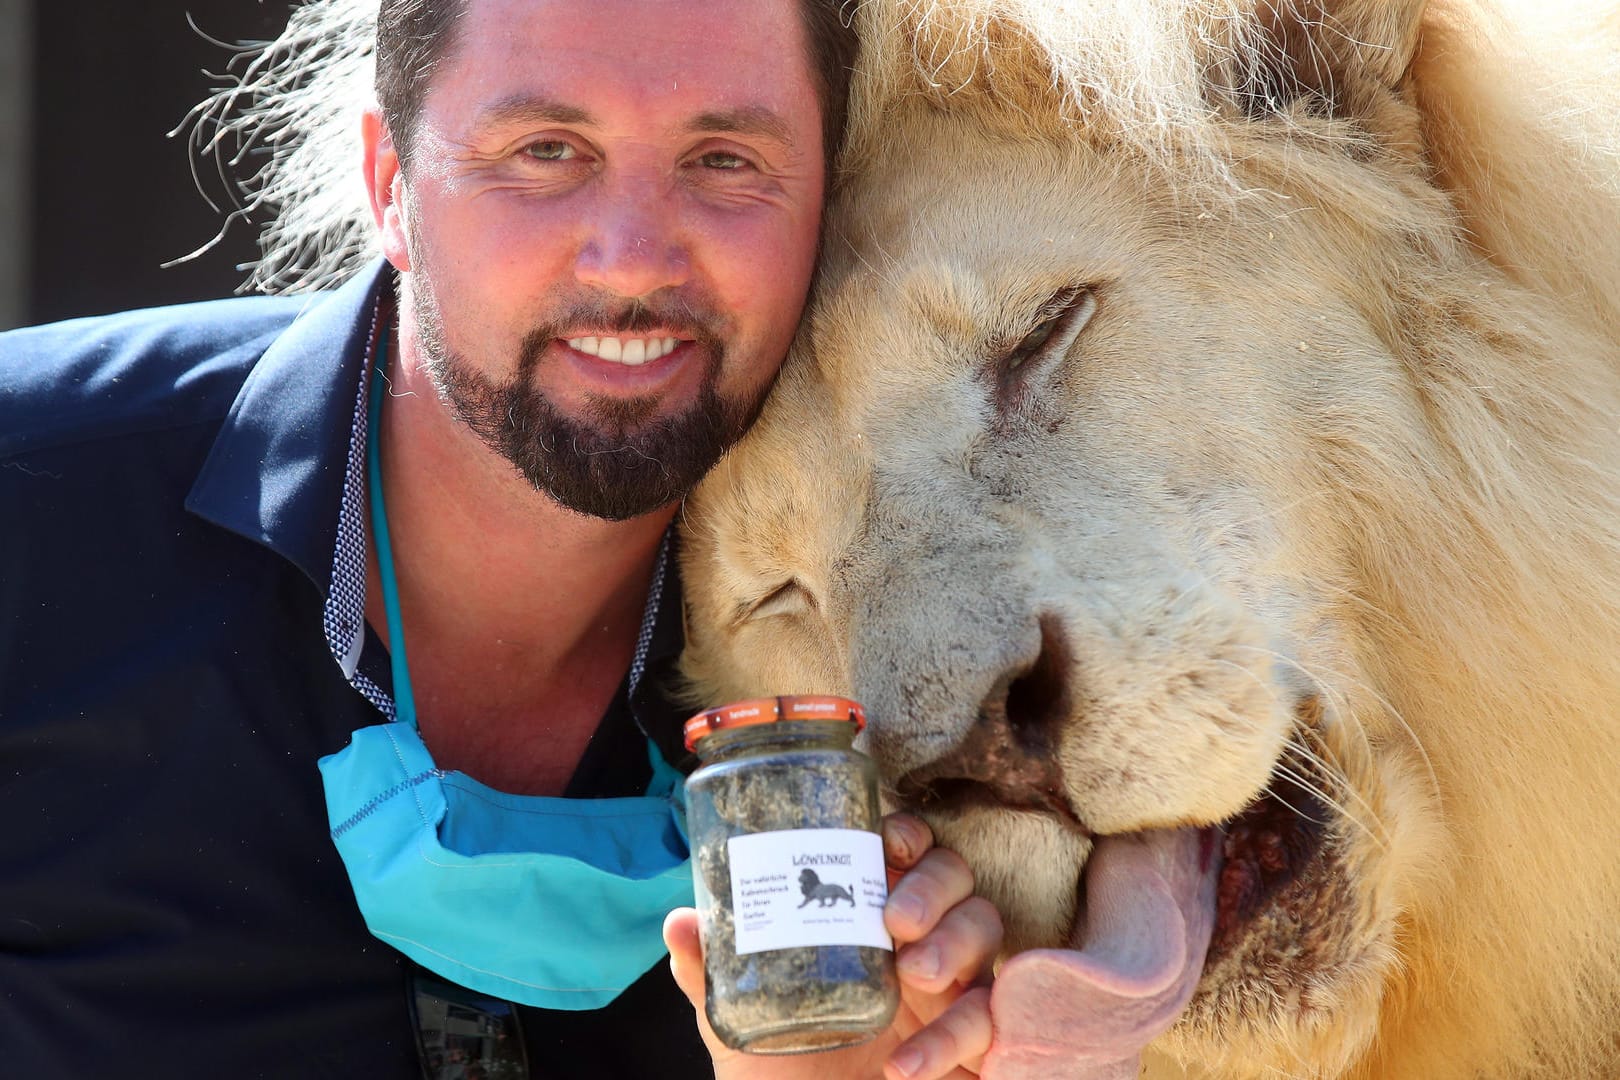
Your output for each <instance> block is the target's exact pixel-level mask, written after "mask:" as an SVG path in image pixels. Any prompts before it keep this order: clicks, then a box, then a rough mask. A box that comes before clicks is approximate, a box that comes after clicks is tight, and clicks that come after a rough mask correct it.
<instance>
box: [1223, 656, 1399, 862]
mask: <svg viewBox="0 0 1620 1080" xmlns="http://www.w3.org/2000/svg"><path fill="white" fill-rule="evenodd" d="M1242 647H1244V648H1251V647H1252V646H1242ZM1259 651H1261V652H1267V653H1271V652H1272V651H1271V650H1259ZM1272 655H1276V654H1275V653H1272ZM1216 663H1218V664H1220V665H1222V666H1225V667H1231V668H1233V669H1235V670H1237V671H1240V672H1242V673H1243V674H1245V675H1247V676H1249V677H1250V678H1252V679H1254V680H1255V681H1256V682H1257V683H1259V684H1260V685H1261V686H1262V687H1263V688H1264V689H1265V691H1266V692H1267V693H1268V694H1270V695H1271V696H1272V698H1273V700H1276V699H1277V698H1278V694H1277V691H1276V688H1275V687H1273V686H1271V685H1270V684H1269V683H1267V682H1266V681H1265V680H1264V679H1261V678H1260V676H1258V675H1256V674H1255V673H1254V672H1252V671H1250V670H1249V669H1247V668H1245V667H1243V666H1242V665H1241V664H1234V663H1232V662H1231V661H1230V660H1217V661H1216ZM1286 745H1287V747H1288V748H1289V749H1290V750H1292V751H1294V752H1296V753H1297V754H1298V755H1299V756H1301V757H1303V758H1304V762H1305V764H1307V765H1311V766H1314V767H1315V768H1316V769H1317V770H1319V771H1320V772H1321V773H1322V779H1324V780H1327V781H1330V782H1333V784H1334V786H1335V787H1338V788H1339V789H1341V790H1342V791H1344V792H1346V793H1348V794H1349V795H1350V797H1351V798H1353V799H1354V800H1355V801H1356V802H1358V803H1360V804H1361V805H1362V807H1364V808H1365V810H1366V812H1367V814H1368V815H1370V816H1371V819H1372V821H1371V822H1368V821H1366V820H1363V818H1362V816H1361V815H1360V814H1359V813H1357V812H1356V811H1354V810H1352V809H1350V807H1349V806H1347V805H1345V803H1344V802H1343V801H1342V800H1341V799H1339V798H1337V797H1335V796H1334V795H1333V794H1332V793H1331V792H1329V791H1328V790H1327V788H1326V787H1325V786H1324V785H1323V784H1322V783H1319V782H1318V780H1317V778H1316V777H1312V776H1308V775H1306V774H1305V773H1302V772H1300V771H1299V770H1297V769H1293V768H1290V767H1289V766H1288V764H1287V759H1286V757H1285V758H1279V759H1278V760H1277V762H1276V764H1275V765H1274V766H1273V769H1274V770H1275V771H1276V772H1277V773H1279V774H1280V775H1282V776H1284V777H1286V778H1288V779H1289V780H1291V781H1293V782H1294V783H1295V784H1296V785H1298V786H1299V787H1300V788H1302V789H1304V790H1305V791H1306V792H1308V793H1309V794H1311V795H1312V796H1314V797H1315V798H1317V799H1318V800H1320V801H1321V802H1322V803H1323V805H1325V806H1327V807H1329V808H1330V809H1332V810H1334V811H1335V812H1336V813H1338V814H1339V816H1340V817H1342V818H1343V819H1344V820H1345V821H1347V822H1349V823H1350V824H1351V825H1353V826H1354V827H1355V828H1357V829H1359V830H1360V831H1361V832H1363V833H1364V834H1366V836H1367V838H1368V839H1370V840H1371V841H1372V842H1373V843H1375V844H1377V845H1378V847H1379V848H1380V849H1383V850H1387V849H1388V847H1389V833H1388V831H1387V830H1386V829H1385V828H1384V826H1383V823H1382V822H1381V821H1380V820H1379V817H1378V811H1377V809H1376V808H1375V807H1373V805H1372V804H1371V803H1369V802H1367V800H1366V799H1365V798H1364V797H1363V796H1362V795H1361V794H1360V792H1358V791H1357V790H1356V788H1355V785H1354V784H1352V783H1350V779H1349V776H1348V775H1347V774H1346V772H1345V771H1344V769H1343V768H1342V767H1340V766H1339V765H1338V764H1337V763H1335V762H1331V761H1329V760H1328V759H1327V758H1326V757H1324V756H1323V755H1321V754H1318V753H1317V752H1316V751H1314V750H1312V749H1311V748H1310V747H1309V746H1306V745H1305V744H1304V743H1302V742H1300V741H1299V740H1298V739H1297V738H1296V736H1295V735H1290V736H1289V738H1288V742H1287V744H1286ZM1272 797H1273V798H1275V799H1276V800H1277V801H1278V802H1280V803H1282V804H1283V805H1284V806H1286V807H1288V809H1290V810H1292V811H1293V812H1294V813H1295V814H1297V815H1299V816H1300V817H1306V816H1307V815H1306V814H1305V813H1304V812H1303V811H1302V810H1300V809H1299V807H1297V806H1293V805H1291V804H1290V803H1289V802H1288V800H1286V799H1284V798H1282V797H1281V796H1280V795H1276V794H1275V793H1273V795H1272Z"/></svg>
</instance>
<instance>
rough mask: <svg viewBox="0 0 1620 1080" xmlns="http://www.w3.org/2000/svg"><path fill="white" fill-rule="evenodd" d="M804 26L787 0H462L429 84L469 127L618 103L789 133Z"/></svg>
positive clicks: (580, 113)
mask: <svg viewBox="0 0 1620 1080" xmlns="http://www.w3.org/2000/svg"><path fill="white" fill-rule="evenodd" d="M804 35H805V30H804V26H803V23H802V19H801V17H800V9H799V0H467V7H466V10H465V13H464V17H463V18H462V19H461V20H460V21H459V23H458V25H457V28H456V40H455V42H454V45H453V47H452V49H451V51H450V53H449V55H447V56H445V57H444V59H443V61H442V62H441V64H440V65H439V68H438V70H437V71H436V72H435V74H434V75H433V76H432V84H433V85H432V88H431V90H430V95H431V96H435V97H443V96H448V97H450V98H452V99H454V107H455V108H456V110H457V111H459V112H462V113H463V118H464V122H467V121H470V122H471V123H472V124H473V125H474V126H477V127H488V126H493V125H497V124H509V123H519V122H525V121H539V122H542V123H553V124H592V123H601V122H603V121H606V120H608V119H610V118H609V117H608V116H606V115H605V114H606V113H607V112H608V111H610V110H611V109H612V107H613V106H614V105H615V104H619V105H624V104H629V105H632V106H639V107H641V108H644V109H646V110H647V111H649V112H651V111H660V112H663V113H665V114H666V115H670V114H679V120H678V126H680V127H682V128H689V129H692V130H702V131H731V132H737V133H749V134H759V135H765V136H768V137H772V138H776V139H778V140H779V141H792V135H793V130H792V129H793V127H794V126H795V122H796V121H798V120H800V119H801V118H800V116H799V115H797V113H798V112H799V111H800V110H801V109H802V106H803V103H804V95H805V92H806V91H810V92H811V93H813V91H814V86H815V81H814V77H813V75H812V72H811V65H810V59H809V50H808V48H807V43H806V41H805V37H804ZM469 113H470V114H471V115H468V114H469Z"/></svg>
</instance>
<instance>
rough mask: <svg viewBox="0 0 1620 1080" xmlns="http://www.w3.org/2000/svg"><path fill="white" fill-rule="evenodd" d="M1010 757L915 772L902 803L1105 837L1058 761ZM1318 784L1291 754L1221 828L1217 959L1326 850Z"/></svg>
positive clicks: (976, 752)
mask: <svg viewBox="0 0 1620 1080" xmlns="http://www.w3.org/2000/svg"><path fill="white" fill-rule="evenodd" d="M1301 712H1302V713H1308V712H1310V710H1309V709H1303V708H1302V709H1301ZM1051 760H1052V759H1048V761H1051ZM1006 761H1007V758H1006V757H1005V756H1004V755H1001V754H998V753H997V752H996V748H995V747H994V746H987V745H983V744H975V745H971V746H968V747H966V748H965V750H964V751H959V752H957V753H954V754H952V755H950V757H949V758H948V759H942V760H940V761H936V762H934V763H931V764H930V765H927V766H924V767H922V768H919V769H915V770H913V771H911V772H909V773H907V774H906V775H905V776H903V777H902V778H901V779H900V780H899V781H898V783H896V785H895V788H894V791H895V794H896V796H897V797H898V799H899V801H900V803H901V804H902V805H904V806H906V807H908V808H911V809H914V810H917V811H919V812H921V813H923V814H925V815H926V814H928V813H930V812H936V811H945V812H947V813H961V812H963V811H969V810H995V809H1000V810H1021V811H1027V812H1035V813H1041V814H1045V815H1049V816H1050V817H1051V818H1052V819H1054V820H1056V821H1057V822H1059V823H1060V824H1062V825H1063V826H1064V827H1065V828H1067V829H1072V830H1076V831H1078V832H1079V833H1081V834H1083V835H1084V836H1085V837H1086V838H1087V839H1088V840H1093V841H1101V840H1103V839H1105V837H1104V836H1103V835H1101V834H1097V833H1094V832H1093V831H1092V830H1091V829H1089V828H1088V827H1087V826H1086V824H1085V822H1084V821H1083V820H1082V818H1081V816H1080V815H1079V814H1078V813H1076V812H1075V809H1074V807H1073V804H1072V803H1071V802H1070V801H1069V799H1068V797H1067V795H1066V793H1065V790H1064V786H1063V783H1062V777H1061V775H1060V774H1059V771H1058V769H1057V766H1056V765H1055V764H1039V765H1037V764H1033V763H1032V761H1031V758H1030V757H1029V756H1028V755H1019V757H1018V758H1017V767H1016V768H1014V769H1007V768H1003V767H1002V766H1004V765H1005V764H1006ZM1315 782H1317V778H1316V777H1315V775H1314V770H1312V769H1311V768H1310V766H1309V765H1308V763H1307V762H1305V761H1303V760H1300V759H1299V758H1298V757H1297V756H1296V755H1294V754H1288V755H1285V756H1284V757H1283V758H1282V759H1281V760H1280V761H1279V762H1278V763H1277V765H1276V767H1275V768H1274V770H1273V772H1272V776H1271V779H1270V781H1269V782H1268V783H1267V785H1266V787H1265V788H1264V790H1262V791H1261V793H1260V794H1259V796H1257V797H1256V798H1255V799H1254V801H1253V802H1251V803H1250V804H1249V805H1248V806H1246V807H1244V809H1243V810H1242V811H1240V812H1239V813H1237V814H1235V815H1233V816H1232V817H1230V818H1228V819H1227V820H1226V821H1223V822H1220V823H1218V825H1216V826H1215V827H1214V828H1215V830H1216V831H1217V832H1218V834H1219V836H1220V849H1221V855H1222V864H1221V867H1220V870H1219V876H1218V878H1217V883H1216V888H1215V909H1214V932H1213V936H1212V939H1211V941H1210V946H1209V958H1210V960H1214V959H1216V958H1217V957H1219V956H1220V955H1222V954H1224V953H1226V952H1228V951H1229V950H1230V949H1232V948H1233V947H1235V946H1236V944H1237V943H1238V942H1239V941H1241V940H1242V938H1243V937H1244V935H1245V933H1246V932H1247V930H1248V929H1249V928H1250V927H1251V926H1252V925H1253V924H1254V922H1255V920H1256V919H1257V918H1258V917H1259V916H1260V914H1261V913H1262V912H1264V911H1265V910H1266V908H1267V907H1268V905H1270V904H1271V903H1272V901H1273V900H1274V899H1275V898H1276V897H1277V896H1278V894H1279V893H1281V892H1282V891H1283V890H1284V889H1286V888H1287V887H1288V886H1289V885H1290V884H1292V883H1293V882H1294V881H1296V880H1298V879H1299V878H1300V876H1301V875H1302V874H1304V872H1305V871H1306V869H1307V868H1308V867H1309V866H1310V865H1311V864H1312V862H1313V861H1314V860H1315V859H1317V857H1318V856H1319V855H1320V854H1321V852H1322V848H1323V842H1324V840H1325V839H1326V836H1327V831H1328V824H1329V813H1328V810H1327V807H1326V804H1325V803H1324V801H1323V799H1322V797H1321V796H1320V795H1319V794H1318V793H1317V791H1316V790H1315V789H1314V787H1313V786H1312V785H1313V783H1315ZM1082 886H1083V879H1082ZM1081 895H1082V896H1083V895H1084V889H1083V887H1082V890H1081Z"/></svg>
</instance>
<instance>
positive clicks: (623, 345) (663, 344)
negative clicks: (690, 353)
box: [568, 337, 681, 367]
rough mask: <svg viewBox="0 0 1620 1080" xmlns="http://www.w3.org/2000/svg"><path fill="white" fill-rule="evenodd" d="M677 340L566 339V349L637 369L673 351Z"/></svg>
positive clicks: (678, 341)
mask: <svg viewBox="0 0 1620 1080" xmlns="http://www.w3.org/2000/svg"><path fill="white" fill-rule="evenodd" d="M680 343H681V342H680V339H679V338H672V337H666V338H656V337H655V338H616V337H576V338H569V339H568V347H569V348H571V349H578V350H579V351H580V352H582V353H584V354H585V355H587V356H595V357H598V358H600V359H602V360H611V361H613V362H614V363H616V364H625V365H628V366H629V367H638V366H640V365H642V364H645V363H647V362H648V361H649V360H657V359H658V358H659V357H660V356H667V355H669V354H670V353H672V352H674V351H675V346H677V345H679V344H680Z"/></svg>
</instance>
